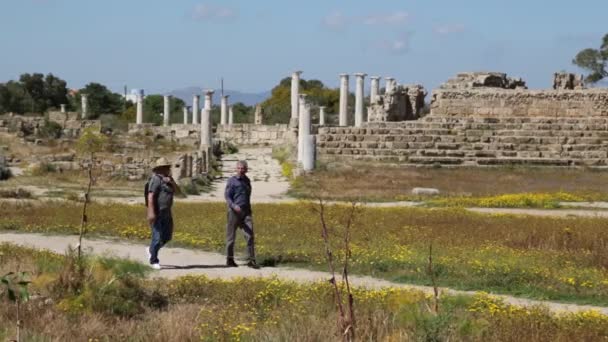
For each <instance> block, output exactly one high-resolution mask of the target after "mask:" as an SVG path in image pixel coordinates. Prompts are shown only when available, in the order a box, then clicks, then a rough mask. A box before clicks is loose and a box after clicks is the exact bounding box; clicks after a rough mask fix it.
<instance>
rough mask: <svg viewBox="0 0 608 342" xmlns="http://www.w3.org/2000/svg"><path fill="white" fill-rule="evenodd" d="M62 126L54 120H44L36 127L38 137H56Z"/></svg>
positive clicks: (58, 135) (59, 135)
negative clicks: (42, 123)
mask: <svg viewBox="0 0 608 342" xmlns="http://www.w3.org/2000/svg"><path fill="white" fill-rule="evenodd" d="M61 131H63V127H61V125H60V124H58V123H56V122H55V121H49V120H44V125H42V126H40V127H38V137H39V138H49V139H58V138H59V137H61Z"/></svg>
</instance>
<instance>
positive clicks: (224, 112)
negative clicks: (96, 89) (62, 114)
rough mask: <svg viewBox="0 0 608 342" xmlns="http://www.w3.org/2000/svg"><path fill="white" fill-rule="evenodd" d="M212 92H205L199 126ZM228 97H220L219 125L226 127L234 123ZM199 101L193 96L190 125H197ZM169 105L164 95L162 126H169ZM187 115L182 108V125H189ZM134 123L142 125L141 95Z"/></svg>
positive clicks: (198, 97) (209, 103)
mask: <svg viewBox="0 0 608 342" xmlns="http://www.w3.org/2000/svg"><path fill="white" fill-rule="evenodd" d="M214 92H215V91H214V90H208V91H207V92H205V106H204V108H202V109H201V110H200V114H201V124H202V121H203V117H204V116H205V115H206V114H205V111H206V110H207V109H208V110H209V112H210V111H211V102H212V96H213V93H214ZM228 96H229V95H225V96H222V100H221V118H220V124H222V125H228V124H232V123H233V122H234V115H233V112H232V106H228ZM84 98H85V99H86V97H84ZM85 101H86V100H83V108H86V104H85ZM199 101H200V95H194V98H193V99H192V124H193V125H198V113H199V109H198V108H199ZM170 104H171V96H170V95H165V96H164V97H163V126H169V123H170V116H171V106H170ZM188 114H189V111H188V107H187V106H184V108H183V115H184V121H183V122H184V124H188V123H189V120H188V118H189V115H188ZM83 117H84V114H83ZM135 123H136V124H138V125H141V124H142V123H143V97H142V96H141V95H138V96H137V104H136V118H135Z"/></svg>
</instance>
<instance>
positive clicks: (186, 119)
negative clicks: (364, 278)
mask: <svg viewBox="0 0 608 342" xmlns="http://www.w3.org/2000/svg"><path fill="white" fill-rule="evenodd" d="M187 124H188V106H184V125H187Z"/></svg>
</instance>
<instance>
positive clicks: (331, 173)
mask: <svg viewBox="0 0 608 342" xmlns="http://www.w3.org/2000/svg"><path fill="white" fill-rule="evenodd" d="M607 182H608V172H605V171H602V170H587V169H559V168H523V167H521V168H518V167H514V168H412V167H405V168H404V167H391V166H372V165H367V164H362V165H358V164H355V165H352V166H349V167H336V168H325V169H321V170H319V171H315V172H314V173H311V174H307V175H303V176H300V177H298V178H297V179H295V181H294V182H293V185H292V189H291V191H290V193H291V194H292V195H294V196H296V197H301V198H314V197H316V196H317V195H319V194H321V195H323V196H324V197H326V198H332V199H336V200H350V199H364V200H371V201H395V200H420V199H423V200H424V199H427V198H424V197H419V196H415V195H412V193H411V191H412V189H413V188H415V187H424V188H436V189H439V190H440V191H441V194H440V197H489V196H496V195H504V194H517V193H544V194H551V193H558V192H567V193H572V194H574V195H576V196H578V197H579V198H581V199H584V200H606V199H608V192H606V191H605V190H603V189H605V186H604V185H605V184H606V183H607Z"/></svg>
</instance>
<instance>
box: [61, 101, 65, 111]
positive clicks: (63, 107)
mask: <svg viewBox="0 0 608 342" xmlns="http://www.w3.org/2000/svg"><path fill="white" fill-rule="evenodd" d="M60 106H61V112H62V113H65V104H64V103H62V104H60Z"/></svg>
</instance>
